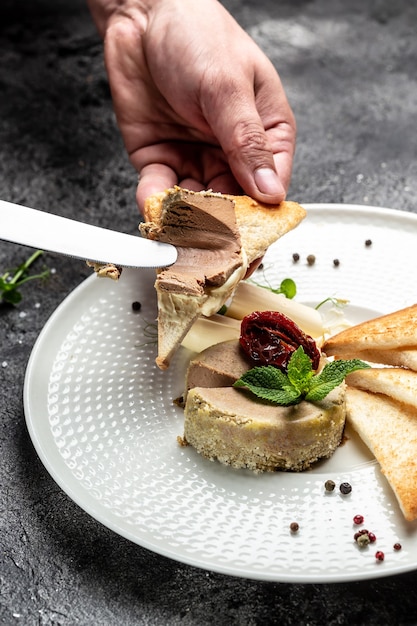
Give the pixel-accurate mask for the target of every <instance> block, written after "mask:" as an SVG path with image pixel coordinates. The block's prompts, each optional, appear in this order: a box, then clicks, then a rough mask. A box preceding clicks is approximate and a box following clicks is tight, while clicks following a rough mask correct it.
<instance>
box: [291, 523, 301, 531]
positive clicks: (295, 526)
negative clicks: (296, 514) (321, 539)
mask: <svg viewBox="0 0 417 626" xmlns="http://www.w3.org/2000/svg"><path fill="white" fill-rule="evenodd" d="M299 528H300V525H299V524H298V522H291V524H290V530H291V532H292V533H297V532H298V531H299Z"/></svg>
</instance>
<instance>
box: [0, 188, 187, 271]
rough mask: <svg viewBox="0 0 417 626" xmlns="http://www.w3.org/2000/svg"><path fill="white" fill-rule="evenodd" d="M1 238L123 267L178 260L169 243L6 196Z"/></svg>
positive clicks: (1, 208)
mask: <svg viewBox="0 0 417 626" xmlns="http://www.w3.org/2000/svg"><path fill="white" fill-rule="evenodd" d="M0 239H4V240H5V241H10V242H12V243H17V244H21V245H24V246H29V247H31V248H36V249H39V250H44V251H47V252H53V253H56V254H63V255H64V256H70V257H75V258H77V259H83V260H89V261H95V262H97V263H113V264H114V265H120V266H121V267H167V266H169V265H172V264H173V263H175V261H176V260H177V249H176V248H175V246H172V245H171V244H169V243H162V242H160V241H151V240H150V239H145V238H144V237H141V236H140V235H139V234H138V235H137V236H134V235H128V234H125V233H121V232H117V231H114V230H111V229H108V228H102V227H100V226H92V225H91V224H85V223H84V222H79V221H77V220H72V219H69V218H67V217H61V216H59V215H55V214H53V213H46V212H45V211H40V210H38V209H32V208H29V207H27V206H23V205H20V204H14V203H13V202H7V201H5V200H0Z"/></svg>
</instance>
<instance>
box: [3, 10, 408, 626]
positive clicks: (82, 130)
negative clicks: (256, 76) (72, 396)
mask: <svg viewBox="0 0 417 626" xmlns="http://www.w3.org/2000/svg"><path fill="white" fill-rule="evenodd" d="M225 5H226V6H227V7H228V8H229V9H230V10H231V12H232V13H233V14H234V15H235V16H236V18H237V19H238V21H239V22H240V23H241V24H242V25H243V26H244V27H245V28H246V29H248V30H249V32H250V33H251V34H252V36H253V37H254V38H255V39H256V40H257V41H258V42H259V44H260V45H261V46H262V47H263V49H264V50H265V51H266V52H267V54H268V55H269V56H270V57H271V59H272V60H273V62H274V63H275V65H276V67H277V69H278V70H279V72H280V75H281V77H282V79H283V82H284V85H285V87H286V90H287V93H288V96H289V98H290V101H291V104H292V106H293V109H294V111H295V114H296V117H297V120H298V147H297V154H296V159H295V165H294V175H293V180H292V185H291V190H290V194H289V197H290V198H292V199H295V200H298V201H300V202H301V203H302V202H345V203H356V204H368V205H378V206H387V207H391V208H396V209H400V210H406V211H414V212H417V200H416V197H417V158H416V157H417V147H416V128H417V88H416V87H417V85H416V66H417V43H416V18H417V6H416V4H415V3H412V2H409V1H405V0H399V1H398V0H397V1H396V2H392V1H391V0H379V1H378V0H375V1H368V2H366V1H363V0H349V1H348V2H347V1H343V0H310V1H308V0H304V1H303V0H256V1H255V0H242V1H238V0H227V1H226V2H225ZM196 7H198V2H197V0H196ZM135 187H136V175H135V172H134V171H133V169H132V168H131V166H130V165H129V163H128V160H127V158H126V155H125V153H124V150H123V146H122V143H121V140H120V137H119V134H118V131H117V128H116V126H115V122H114V117H113V113H112V108H111V100H110V97H109V91H108V86H107V81H106V75H105V71H104V68H103V59H102V45H101V41H100V40H99V38H98V36H97V35H96V32H95V29H94V27H93V25H92V22H91V19H90V17H89V14H88V11H87V9H86V7H85V4H84V2H83V1H82V0H31V2H27V1H25V0H16V1H13V0H2V2H1V4H0V197H1V198H3V199H6V200H11V201H14V202H19V203H23V204H25V203H27V204H30V205H31V206H35V207H39V208H44V209H47V210H50V211H55V212H57V213H60V214H61V215H65V216H70V217H77V218H79V219H84V220H85V221H88V222H91V223H94V224H100V225H103V226H114V225H116V226H117V228H119V229H121V230H124V231H125V232H132V233H133V232H135V231H136V227H137V221H138V215H137V210H136V205H135ZM27 253H28V250H26V249H23V248H20V247H18V246H13V245H10V244H6V243H4V242H0V271H2V270H3V269H5V268H6V267H10V266H13V265H16V264H18V263H20V262H21V261H22V260H23V259H24V258H25V256H26V255H27ZM398 254H401V250H398ZM45 262H46V264H47V265H48V266H49V267H52V268H54V269H55V270H56V271H55V273H54V274H53V275H52V277H51V278H50V280H49V281H48V282H46V283H44V284H40V283H33V284H30V283H29V284H28V285H27V286H26V288H25V289H24V300H23V302H22V303H21V304H20V305H19V307H17V308H11V307H8V306H4V305H0V424H1V430H0V446H1V449H0V490H1V493H0V507H1V515H0V525H1V529H0V549H1V552H0V562H1V566H0V568H1V569H0V577H1V589H0V623H2V624H7V625H8V624H25V625H32V624H59V625H65V626H67V625H68V626H69V625H73V624H82V625H84V624H85V625H93V624H101V625H114V624H124V625H127V626H129V625H131V624H149V625H173V624H193V625H199V626H200V625H201V626H203V625H209V624H214V623H215V624H222V625H223V624H225V625H228V624H231V625H235V624H236V625H245V626H251V625H258V624H259V625H264V624H280V625H282V626H286V625H292V624H294V625H297V624H305V625H307V624H309V625H310V626H316V625H317V626H321V625H323V624H327V625H336V624H337V625H339V624H370V625H378V626H379V625H382V624H387V625H388V624H392V625H400V624H417V602H416V600H415V595H416V592H415V588H416V586H417V574H415V573H410V574H405V575H401V576H398V577H395V578H386V579H379V580H375V581H369V582H361V583H353V584H334V585H287V584H272V583H262V582H253V581H247V580H240V579H234V578H229V577H225V576H222V575H218V574H213V573H209V572H205V571H200V570H197V569H194V568H192V567H189V566H185V565H181V564H178V563H176V562H172V561H169V560H167V559H165V558H162V557H160V556H157V555H155V554H152V553H149V552H147V551H146V550H144V549H142V548H140V547H138V546H136V545H133V544H131V543H129V542H128V541H127V540H125V539H123V538H121V537H118V536H116V535H114V534H113V533H112V532H111V531H109V530H107V529H106V528H104V527H102V526H101V525H100V524H98V523H96V522H95V521H94V520H93V519H91V518H90V517H89V516H88V515H87V514H85V513H84V512H83V511H82V510H80V509H79V508H78V507H77V506H76V505H75V504H74V503H73V502H72V501H71V500H69V498H68V497H67V496H66V495H65V494H64V493H63V492H62V491H61V490H60V489H59V488H58V487H57V485H56V484H55V483H54V482H53V481H52V479H51V478H50V476H49V475H48V473H47V472H46V470H45V469H44V468H43V466H42V465H41V463H40V461H39V460H38V458H37V456H36V454H35V452H34V449H33V446H32V444H31V441H30V439H29V437H28V433H27V431H26V426H25V422H24V416H23V408H22V387H23V378H24V372H25V367H26V363H27V359H28V357H29V354H30V351H31V348H32V346H33V344H34V341H35V340H36V337H37V335H38V334H39V332H40V330H41V329H42V327H43V325H44V323H45V322H46V320H47V319H48V317H49V315H50V314H51V313H52V312H53V310H54V309H55V308H56V306H57V305H58V304H59V303H60V302H61V301H62V300H63V298H64V297H65V296H66V295H67V294H68V293H69V292H70V291H71V290H72V289H73V288H74V287H75V286H76V285H77V284H79V283H80V282H81V281H82V280H83V279H84V278H85V277H86V276H87V275H89V273H90V272H89V270H88V269H86V268H85V267H84V265H83V263H81V262H78V261H72V260H71V261H70V260H64V259H62V258H53V257H46V258H45ZM41 265H42V263H41V264H39V267H40V266H41ZM412 269H413V268H410V280H414V278H413V272H412ZM392 288H395V286H393V285H387V298H389V291H390V289H392ZM306 559H308V553H307V554H306Z"/></svg>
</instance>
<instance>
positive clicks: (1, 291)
mask: <svg viewBox="0 0 417 626" xmlns="http://www.w3.org/2000/svg"><path fill="white" fill-rule="evenodd" d="M42 254H43V251H42V250H36V252H34V253H33V254H32V255H31V256H30V257H29V258H28V259H27V260H26V261H24V262H23V263H21V265H19V266H18V267H17V268H15V269H12V270H7V271H6V272H5V273H4V274H2V275H1V276H0V300H2V301H3V302H7V303H8V304H18V303H19V302H20V301H21V300H22V294H21V293H20V291H19V289H20V287H21V286H22V285H23V284H24V283H27V282H28V281H29V280H34V279H43V278H47V276H49V270H48V269H47V270H44V271H43V272H40V273H39V274H32V275H29V271H30V267H31V265H32V264H33V263H34V262H35V261H36V259H37V258H38V257H40V256H41V255H42Z"/></svg>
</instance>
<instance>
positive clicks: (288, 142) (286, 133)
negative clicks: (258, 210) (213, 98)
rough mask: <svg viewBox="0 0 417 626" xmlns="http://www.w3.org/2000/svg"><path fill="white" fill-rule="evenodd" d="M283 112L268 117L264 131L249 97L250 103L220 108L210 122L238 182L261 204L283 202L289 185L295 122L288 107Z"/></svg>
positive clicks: (253, 103)
mask: <svg viewBox="0 0 417 626" xmlns="http://www.w3.org/2000/svg"><path fill="white" fill-rule="evenodd" d="M284 112H285V114H284V115H282V109H281V116H280V117H279V118H276V119H274V118H273V117H272V116H270V121H269V124H268V127H267V128H265V126H264V123H263V121H262V119H261V117H260V116H259V114H258V111H257V110H256V107H255V102H254V101H253V95H252V103H248V102H246V103H241V106H238V107H236V106H234V107H229V106H226V105H223V107H222V109H221V114H220V113H219V110H217V116H216V117H217V119H216V120H213V122H212V123H211V126H212V129H213V131H214V133H215V135H216V137H217V140H218V141H219V143H220V145H221V147H222V149H223V151H224V153H225V154H226V157H227V159H228V163H229V167H230V169H231V171H232V173H233V175H234V177H235V178H236V180H237V182H238V183H239V184H240V186H241V187H242V189H243V190H244V191H245V193H247V194H248V195H250V196H251V197H253V198H255V199H256V200H258V201H260V202H265V203H270V204H275V203H276V204H278V203H279V202H281V201H282V200H285V197H286V194H287V190H288V187H289V184H290V179H291V170H292V160H293V154H294V144H295V120H294V116H293V114H292V111H291V109H290V107H289V105H288V104H287V106H286V107H284ZM215 113H216V112H215ZM271 120H273V123H272V122H271ZM210 122H211V121H210Z"/></svg>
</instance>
